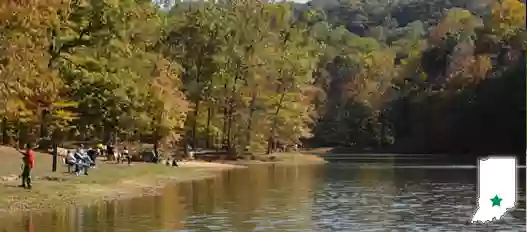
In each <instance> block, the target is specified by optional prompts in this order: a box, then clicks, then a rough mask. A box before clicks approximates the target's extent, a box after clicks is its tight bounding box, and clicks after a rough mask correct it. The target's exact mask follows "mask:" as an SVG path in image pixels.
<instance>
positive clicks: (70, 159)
mask: <svg viewBox="0 0 527 232" xmlns="http://www.w3.org/2000/svg"><path fill="white" fill-rule="evenodd" d="M65 161H66V165H68V172H71V171H72V170H77V159H76V158H75V152H73V151H70V152H68V155H67V156H66V159H65ZM75 172H76V171H75Z"/></svg>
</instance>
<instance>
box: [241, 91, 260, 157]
mask: <svg viewBox="0 0 527 232" xmlns="http://www.w3.org/2000/svg"><path fill="white" fill-rule="evenodd" d="M257 94H258V92H257V90H256V88H254V89H253V92H252V98H251V104H250V105H249V120H248V122H247V131H246V134H245V144H244V146H243V149H244V152H249V150H250V149H249V148H250V146H251V130H252V126H253V125H252V123H253V116H254V111H256V97H257Z"/></svg>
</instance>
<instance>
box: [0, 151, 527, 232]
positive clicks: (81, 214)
mask: <svg viewBox="0 0 527 232" xmlns="http://www.w3.org/2000/svg"><path fill="white" fill-rule="evenodd" d="M523 176H525V170H524V169H523V170H522V171H521V172H520V179H523V178H521V177H523ZM476 180H477V173H476V170H475V169H467V168H464V169H457V168H451V169H445V168H443V169H440V168H435V169H428V168H411V169H406V168H405V169H401V168H394V165H393V160H389V159H387V160H385V161H383V163H382V165H381V166H379V165H377V166H375V167H374V168H372V166H371V165H366V164H351V163H342V164H332V165H327V166H311V167H300V168H295V167H283V166H258V167H254V168H250V169H244V170H234V171H231V172H226V173H223V174H221V175H218V177H217V178H214V179H209V180H206V181H195V182H189V183H184V184H179V185H176V186H169V187H167V188H165V189H163V191H162V195H161V196H150V197H141V198H136V199H129V200H122V201H114V202H108V203H100V204H97V205H92V206H90V207H71V208H65V209H57V210H56V211H53V212H46V213H38V214H37V213H32V214H24V215H22V216H17V217H11V218H6V219H0V220H1V221H0V231H2V232H19V231H37V232H41V231H43V232H48V231H49V232H70V231H78V232H91V231H93V232H125V231H133V232H135V231H242V232H244V231H317V232H318V231H391V230H395V231H487V230H495V229H503V230H507V231H525V225H524V224H525V204H524V203H523V205H522V209H521V210H517V212H516V213H515V214H513V216H508V217H507V218H506V221H505V222H504V223H502V224H500V225H493V226H474V225H466V221H467V220H468V219H470V217H471V216H472V213H473V211H474V210H475V208H474V205H475V203H476V199H475V197H474V196H475V195H476V194H475V191H476ZM520 188H521V189H520V190H521V192H522V195H523V196H522V197H520V199H524V195H525V194H524V189H525V183H521V184H520ZM523 202H524V201H523Z"/></svg>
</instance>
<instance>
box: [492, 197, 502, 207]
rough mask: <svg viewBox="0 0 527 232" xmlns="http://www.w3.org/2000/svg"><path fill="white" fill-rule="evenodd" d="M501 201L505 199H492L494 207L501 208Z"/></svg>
mask: <svg viewBox="0 0 527 232" xmlns="http://www.w3.org/2000/svg"><path fill="white" fill-rule="evenodd" d="M501 200H503V199H501V198H500V197H498V195H496V196H494V197H493V198H490V201H492V207H494V206H500V205H501Z"/></svg>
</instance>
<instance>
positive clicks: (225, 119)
mask: <svg viewBox="0 0 527 232" xmlns="http://www.w3.org/2000/svg"><path fill="white" fill-rule="evenodd" d="M223 88H224V90H225V96H227V84H225V85H224V86H223ZM227 104H228V103H227V99H225V100H224V102H223V128H222V130H221V132H222V134H221V135H222V147H223V148H227V124H228V121H229V119H228V116H229V112H228V107H227Z"/></svg>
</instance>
